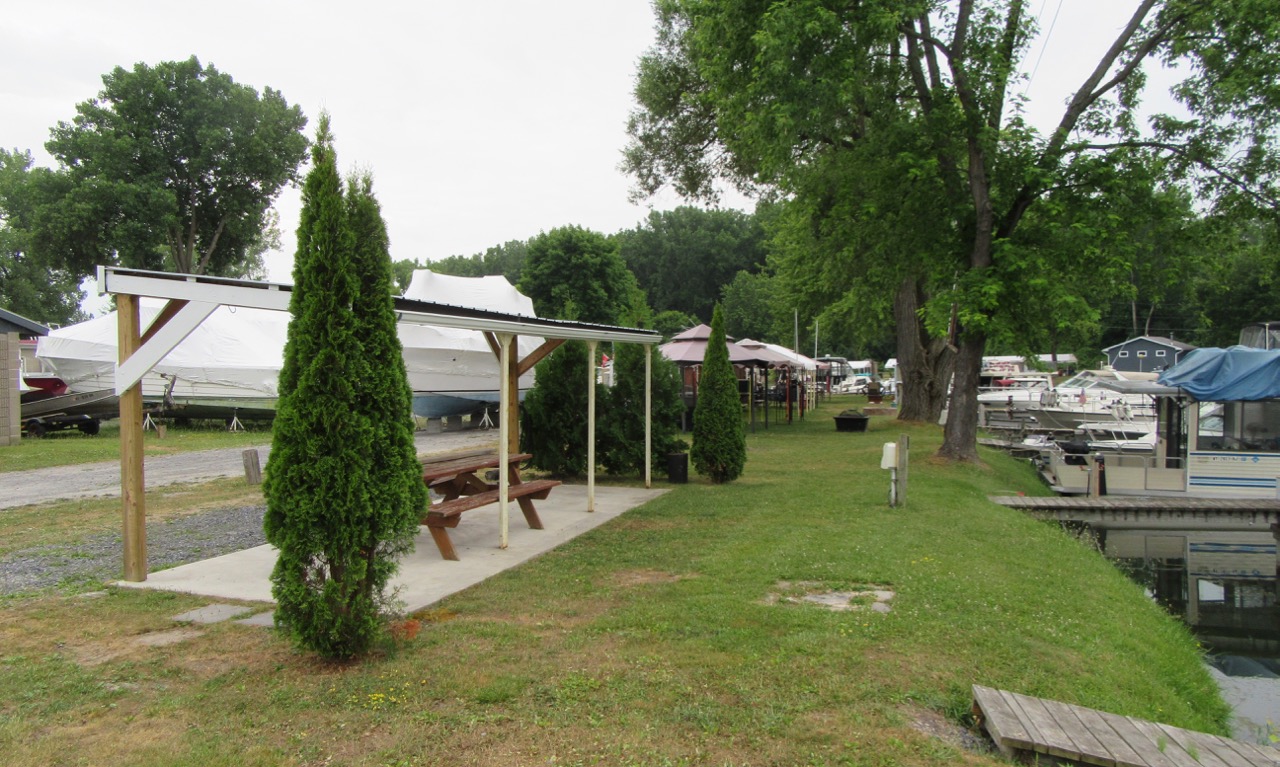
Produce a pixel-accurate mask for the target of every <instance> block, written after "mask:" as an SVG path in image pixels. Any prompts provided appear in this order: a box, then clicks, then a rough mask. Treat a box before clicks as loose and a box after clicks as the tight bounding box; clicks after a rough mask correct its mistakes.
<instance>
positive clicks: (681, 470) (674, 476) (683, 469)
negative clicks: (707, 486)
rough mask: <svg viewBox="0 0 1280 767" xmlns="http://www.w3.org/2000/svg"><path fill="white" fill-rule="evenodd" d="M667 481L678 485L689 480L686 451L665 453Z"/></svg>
mask: <svg viewBox="0 0 1280 767" xmlns="http://www.w3.org/2000/svg"><path fill="white" fill-rule="evenodd" d="M667 481H668V482H671V483H672V484H678V485H682V484H684V483H686V482H688V481H689V454H688V453H667Z"/></svg>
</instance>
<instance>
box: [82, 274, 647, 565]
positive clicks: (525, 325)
mask: <svg viewBox="0 0 1280 767" xmlns="http://www.w3.org/2000/svg"><path fill="white" fill-rule="evenodd" d="M292 290H293V287H292V286H291V285H286V284H280V283H269V282H259V281H254V280H238V279H229V278H223V277H208V276H201V275H193V274H175V273H169V272H152V271H144V270H139V269H123V268H119V267H98V292H99V293H100V294H112V295H114V296H115V297H116V306H117V309H118V312H119V315H118V317H119V319H118V327H119V335H120V340H119V349H120V363H119V366H118V367H117V369H116V385H115V390H116V394H117V395H119V397H120V461H121V470H120V473H121V492H120V496H121V500H122V503H123V507H124V508H123V512H124V513H123V516H124V549H125V550H124V577H125V580H131V581H142V580H146V577H147V565H146V526H145V521H146V506H145V502H144V493H143V487H144V485H143V458H142V389H141V380H142V376H143V375H145V374H146V373H147V371H149V370H151V368H152V367H154V366H155V365H156V363H158V362H159V361H160V360H162V359H164V357H165V355H166V354H168V353H169V352H170V351H171V350H172V349H173V348H174V347H175V346H176V345H177V344H178V343H180V342H181V341H182V339H183V338H186V336H187V335H188V334H190V333H191V332H192V331H193V330H194V329H195V328H197V327H199V325H200V323H201V322H203V321H204V320H205V318H207V317H208V316H209V315H211V314H212V313H213V312H214V311H215V310H216V309H217V308H218V307H219V306H245V307H254V308H259V309H273V310H277V311H288V310H289V300H290V296H291V295H292ZM144 297H147V298H158V299H163V300H165V301H167V303H166V305H165V307H164V309H163V310H161V312H160V313H159V314H158V315H157V316H156V318H155V319H154V320H153V321H152V323H151V326H150V327H148V328H146V329H145V330H144V329H142V328H140V327H139V325H140V320H139V317H140V313H139V303H140V299H141V298H144ZM394 302H395V312H396V320H397V322H404V323H416V324H422V325H434V326H438V327H448V328H460V329H464V330H475V331H479V332H481V333H483V334H484V336H485V339H486V340H487V341H488V343H489V346H490V348H492V349H493V352H494V354H495V355H496V356H497V357H498V359H499V360H500V365H501V367H500V370H502V371H504V375H502V376H501V379H500V380H501V386H500V399H501V413H502V417H501V418H500V419H499V457H500V459H501V460H502V463H501V464H500V465H505V463H506V459H507V457H508V455H510V454H511V452H512V451H514V450H516V446H517V445H518V443H519V434H518V427H517V424H518V422H519V419H518V412H519V401H518V399H517V398H516V397H515V396H514V394H515V391H516V381H517V380H518V378H519V376H520V375H522V374H523V373H526V372H528V371H529V370H530V369H531V368H532V367H533V366H534V365H536V364H537V363H538V362H539V361H540V360H542V359H544V358H546V356H547V355H548V354H550V353H551V352H552V351H553V350H554V349H556V348H557V347H559V346H560V345H561V344H563V343H564V342H565V341H572V340H576V341H585V342H586V343H587V347H588V354H590V355H591V359H593V360H594V358H595V351H596V347H597V345H598V344H599V343H600V342H601V341H609V342H614V343H638V344H643V345H644V346H645V350H646V357H645V377H646V381H645V411H646V412H645V458H646V460H645V485H646V486H648V485H649V484H650V483H651V481H652V477H651V476H650V469H649V466H650V464H651V461H650V460H649V454H650V449H651V448H650V427H649V409H650V408H649V406H650V402H651V393H650V392H651V388H650V381H649V378H650V370H651V367H650V354H651V352H652V349H653V346H654V345H655V344H657V343H658V342H659V341H660V340H661V336H660V335H659V334H658V333H657V332H655V331H651V330H640V329H636V328H623V327H613V326H609V325H595V324H590V323H584V322H568V321H563V320H552V319H544V318H536V317H529V316H525V315H518V314H505V313H502V312H495V311H488V310H482V309H471V308H466V307H459V306H451V305H448V304H441V303H434V302H427V301H416V300H412V299H407V298H403V297H399V298H395V299H394ZM521 335H527V336H538V337H541V338H543V339H545V341H544V343H542V344H541V345H540V346H539V347H538V348H537V349H536V350H535V351H533V352H532V353H530V354H528V355H526V356H525V357H524V359H519V358H517V355H516V354H515V353H514V349H515V343H514V341H515V338H516V337H517V336H521ZM588 369H589V370H590V377H589V380H587V381H584V382H583V383H584V385H587V386H588V392H589V396H588V399H589V400H590V402H589V405H588V411H587V433H588V435H587V436H588V439H587V445H588V448H587V449H588V455H587V467H588V468H587V471H588V473H587V511H593V510H594V506H595V492H594V491H595V403H594V399H595V385H594V384H595V366H594V365H588ZM499 499H500V500H499V504H500V507H499V519H500V528H501V537H500V544H499V545H500V546H501V547H502V548H505V547H506V545H507V505H508V483H507V475H506V473H505V472H499Z"/></svg>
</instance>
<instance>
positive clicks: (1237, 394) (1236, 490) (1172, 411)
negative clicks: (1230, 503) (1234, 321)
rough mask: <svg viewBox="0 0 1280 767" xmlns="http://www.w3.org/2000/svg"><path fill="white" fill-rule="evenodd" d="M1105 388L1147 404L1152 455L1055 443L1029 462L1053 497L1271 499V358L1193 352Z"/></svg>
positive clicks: (1274, 452) (1274, 383) (1276, 371)
mask: <svg viewBox="0 0 1280 767" xmlns="http://www.w3.org/2000/svg"><path fill="white" fill-rule="evenodd" d="M1108 386H1109V387H1112V388H1114V389H1116V390H1117V391H1119V392H1120V393H1123V394H1128V395H1141V396H1146V397H1152V398H1154V401H1155V408H1156V411H1157V417H1156V429H1155V445H1154V449H1152V450H1151V451H1150V452H1135V451H1123V450H1117V449H1102V448H1098V449H1094V448H1086V449H1084V450H1073V449H1071V448H1070V447H1065V448H1064V446H1063V445H1062V444H1061V443H1056V444H1054V445H1053V446H1052V447H1049V448H1047V449H1046V450H1044V451H1043V452H1042V454H1041V456H1040V458H1039V459H1038V462H1039V464H1040V467H1041V471H1042V473H1043V475H1044V476H1045V478H1046V480H1048V482H1049V484H1050V486H1051V487H1053V488H1054V489H1055V490H1057V491H1058V492H1061V493H1068V494H1083V493H1090V492H1103V491H1105V493H1107V494H1111V495H1149V496H1195V497H1202V498H1267V499H1275V498H1278V497H1280V484H1278V482H1277V480H1278V479H1280V349H1255V348H1247V347H1242V346H1233V347H1231V348H1229V349H1214V348H1206V349H1197V350H1195V351H1193V352H1191V353H1190V354H1188V355H1187V356H1186V357H1184V358H1183V359H1182V360H1181V361H1179V362H1178V363H1177V364H1176V365H1174V366H1173V367H1171V368H1169V369H1168V370H1166V371H1165V372H1164V373H1161V374H1160V378H1159V380H1158V381H1121V380H1117V381H1111V382H1109V383H1108ZM1101 478H1105V479H1104V481H1102V482H1100V481H1099V480H1100V479H1101Z"/></svg>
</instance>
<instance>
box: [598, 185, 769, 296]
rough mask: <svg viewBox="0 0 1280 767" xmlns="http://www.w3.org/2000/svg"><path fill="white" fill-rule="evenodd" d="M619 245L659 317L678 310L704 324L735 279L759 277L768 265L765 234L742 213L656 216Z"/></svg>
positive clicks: (684, 210)
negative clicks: (748, 274)
mask: <svg viewBox="0 0 1280 767" xmlns="http://www.w3.org/2000/svg"><path fill="white" fill-rule="evenodd" d="M617 240H618V244H619V250H620V251H621V253H622V258H623V260H624V261H626V264H627V267H628V268H629V269H630V270H631V272H632V273H633V274H635V276H636V280H637V281H638V282H639V283H640V287H641V289H643V290H644V292H645V295H646V296H647V297H648V301H649V306H651V307H653V310H654V311H655V312H663V311H669V310H674V311H679V312H684V313H685V314H692V315H693V316H695V317H699V318H701V319H702V320H703V321H705V320H707V319H709V318H710V317H711V307H712V306H713V305H714V304H715V302H716V299H717V298H718V296H719V295H720V290H721V288H722V287H723V286H724V285H726V284H728V282H729V281H730V280H732V279H733V277H734V275H735V274H737V273H738V272H739V271H744V270H745V271H748V272H752V273H756V272H759V271H760V269H761V268H762V267H763V266H764V263H765V250H764V232H763V230H762V229H761V227H760V225H759V223H757V221H756V217H755V216H754V215H752V214H749V213H743V212H742V211H737V210H704V209H701V208H695V207H692V206H687V205H686V206H681V207H678V208H676V209H674V210H668V211H653V212H651V213H650V214H649V216H648V218H647V219H645V221H644V222H642V223H641V224H640V225H639V226H637V227H636V228H634V229H628V230H624V231H622V232H619V233H618V234H617Z"/></svg>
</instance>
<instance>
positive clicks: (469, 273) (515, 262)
mask: <svg viewBox="0 0 1280 767" xmlns="http://www.w3.org/2000/svg"><path fill="white" fill-rule="evenodd" d="M528 257H529V246H528V243H527V242H525V241H523V240H508V241H507V242H504V243H503V244H501V245H494V246H493V247H491V248H489V249H487V250H486V251H485V252H484V253H477V254H475V255H474V256H449V257H448V258H442V259H440V260H439V261H431V262H429V263H426V264H423V265H421V266H419V268H426V269H431V270H432V271H436V272H439V273H440V274H452V275H454V276H455V277H485V276H488V275H502V276H503V277H506V278H507V282H510V283H511V284H512V285H518V284H520V274H521V270H522V269H523V268H524V262H525V259H527V258H528Z"/></svg>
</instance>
